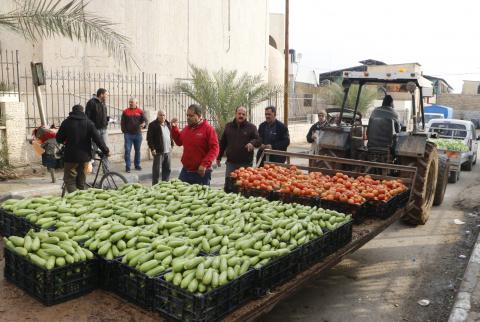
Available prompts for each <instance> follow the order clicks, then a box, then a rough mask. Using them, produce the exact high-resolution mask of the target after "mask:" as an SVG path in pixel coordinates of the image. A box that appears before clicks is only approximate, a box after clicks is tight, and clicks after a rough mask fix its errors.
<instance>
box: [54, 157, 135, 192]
mask: <svg viewBox="0 0 480 322" xmlns="http://www.w3.org/2000/svg"><path fill="white" fill-rule="evenodd" d="M96 154H98V156H99V158H94V160H95V161H98V162H99V164H98V167H97V172H96V173H95V178H94V179H93V182H92V183H85V185H86V186H87V187H88V188H100V189H104V190H117V189H118V188H119V187H120V186H121V185H122V184H125V183H127V182H128V181H127V179H126V178H125V177H124V176H123V175H121V174H120V173H118V172H115V171H110V169H109V166H108V158H107V156H106V155H105V154H103V153H102V152H100V151H97V153H96ZM100 169H101V170H102V172H103V175H102V177H101V178H100V181H99V182H98V184H97V180H98V177H99V174H100ZM66 190H67V189H66V186H65V182H64V183H63V185H62V197H63V196H65V192H66Z"/></svg>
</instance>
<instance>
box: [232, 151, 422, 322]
mask: <svg viewBox="0 0 480 322" xmlns="http://www.w3.org/2000/svg"><path fill="white" fill-rule="evenodd" d="M265 153H266V155H267V161H266V163H273V162H268V155H269V154H270V155H272V154H273V155H282V156H285V157H287V164H279V163H275V164H277V165H283V166H289V165H293V164H291V163H290V161H291V159H294V158H301V159H307V160H309V161H310V160H316V161H323V164H324V165H325V168H318V167H311V166H298V165H297V167H298V168H299V169H304V170H308V171H322V172H336V171H342V172H344V173H347V174H350V175H352V174H355V173H356V174H357V175H363V174H366V172H364V171H366V170H367V171H371V170H373V169H376V168H378V169H383V170H388V171H395V172H396V173H397V175H398V176H399V177H400V178H402V180H403V181H404V183H405V184H406V185H407V186H411V184H412V183H413V181H414V178H415V175H416V168H414V167H409V166H401V165H393V164H387V163H377V162H369V161H357V160H351V159H342V158H336V157H330V156H320V155H311V154H303V153H291V152H283V151H269V150H266V151H265ZM309 163H311V162H309ZM339 165H344V166H345V165H348V166H350V167H349V171H343V170H338V166H339ZM355 168H357V169H355ZM358 169H361V170H363V171H361V172H358V171H355V170H358ZM372 177H374V178H379V179H380V178H389V179H391V178H394V177H392V176H380V175H372ZM396 178H398V177H396ZM410 206H411V198H410V199H409V201H408V202H407V205H406V206H405V207H403V208H400V209H398V210H397V211H396V212H395V213H394V214H393V215H392V216H390V217H389V218H387V219H380V218H375V217H367V218H365V220H364V221H362V222H360V223H357V224H354V225H353V231H352V240H351V242H349V243H348V244H347V245H345V246H344V247H343V248H340V249H339V250H337V251H336V252H334V253H333V254H331V255H329V256H328V257H326V258H324V259H323V260H322V261H320V262H318V263H317V264H315V265H313V266H312V267H310V268H308V269H306V270H304V271H303V272H300V273H298V274H297V275H296V276H295V277H293V278H292V279H291V280H289V281H288V282H286V283H284V284H282V285H280V286H278V287H277V288H275V289H273V290H271V291H270V292H268V293H267V294H266V295H265V296H263V297H261V298H258V299H255V300H252V301H250V302H247V303H246V304H245V305H243V306H242V307H240V308H238V309H237V310H235V311H233V312H232V313H230V314H229V315H227V316H226V317H225V318H224V319H223V321H226V322H227V321H228V322H246V321H256V320H258V319H259V318H260V317H262V316H263V315H265V314H267V313H268V312H270V311H271V310H272V309H273V308H274V307H275V305H277V304H278V303H279V302H281V301H282V300H285V299H287V298H289V297H291V296H293V295H294V294H295V293H297V292H299V291H301V290H302V289H303V287H305V286H307V285H308V283H309V282H310V281H312V280H313V279H315V278H317V277H318V276H319V275H321V274H322V273H324V272H325V271H326V270H328V269H330V268H332V267H333V266H335V265H336V264H338V263H339V262H341V261H342V260H343V259H344V258H345V257H346V256H348V255H349V254H351V253H353V252H354V251H356V250H357V249H359V248H360V247H362V246H363V245H365V244H366V243H367V242H369V241H370V240H372V239H373V238H374V237H375V236H377V235H378V234H380V233H381V232H382V231H384V230H385V229H387V228H388V227H389V226H390V225H392V224H393V223H395V222H396V221H397V220H399V219H400V218H401V217H402V216H403V215H404V214H405V213H406V212H407V211H408V209H409V207H410Z"/></svg>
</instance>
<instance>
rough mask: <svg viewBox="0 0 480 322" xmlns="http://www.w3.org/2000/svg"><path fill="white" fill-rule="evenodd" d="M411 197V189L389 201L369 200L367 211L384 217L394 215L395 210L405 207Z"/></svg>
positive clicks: (370, 214)
mask: <svg viewBox="0 0 480 322" xmlns="http://www.w3.org/2000/svg"><path fill="white" fill-rule="evenodd" d="M409 197H410V190H407V191H404V192H402V193H400V194H398V195H396V196H395V197H393V198H391V199H390V200H388V201H380V200H369V201H368V202H367V207H366V211H365V213H366V214H367V215H369V216H374V217H378V218H382V219H387V218H389V217H390V216H392V215H393V214H394V213H395V211H397V210H398V209H400V208H402V207H405V205H406V204H407V202H408V199H409Z"/></svg>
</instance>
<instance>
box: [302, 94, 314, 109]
mask: <svg viewBox="0 0 480 322" xmlns="http://www.w3.org/2000/svg"><path fill="white" fill-rule="evenodd" d="M312 103H313V94H303V106H304V107H312Z"/></svg>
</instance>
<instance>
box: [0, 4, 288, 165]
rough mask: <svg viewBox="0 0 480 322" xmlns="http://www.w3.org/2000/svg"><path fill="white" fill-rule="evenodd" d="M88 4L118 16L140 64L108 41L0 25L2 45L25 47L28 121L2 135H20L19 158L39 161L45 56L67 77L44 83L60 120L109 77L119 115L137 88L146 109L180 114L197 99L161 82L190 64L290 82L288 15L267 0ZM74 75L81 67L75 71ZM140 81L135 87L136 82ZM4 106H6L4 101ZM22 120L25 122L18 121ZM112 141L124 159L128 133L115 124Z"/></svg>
mask: <svg viewBox="0 0 480 322" xmlns="http://www.w3.org/2000/svg"><path fill="white" fill-rule="evenodd" d="M16 5H19V4H18V2H16V1H14V0H4V1H2V8H1V9H0V10H1V12H8V11H10V10H11V9H14V8H15V6H16ZM86 11H88V13H91V14H94V15H96V16H99V17H103V18H106V19H108V20H109V21H112V22H114V23H116V24H117V25H116V26H115V29H116V30H117V31H119V32H120V33H121V34H123V35H125V36H127V37H128V38H129V39H130V40H131V42H132V47H131V49H132V52H133V53H134V58H135V61H136V66H132V68H131V69H130V70H129V71H126V70H125V69H124V66H123V65H122V64H119V63H118V62H115V61H114V59H113V58H112V57H110V56H109V55H108V54H107V53H106V51H105V50H104V49H102V48H98V47H95V46H92V45H86V44H85V43H80V42H72V41H71V40H69V39H64V38H55V39H47V40H43V41H39V42H37V43H35V44H32V43H30V42H28V41H25V39H24V38H23V37H22V36H20V35H17V34H14V33H11V32H8V31H5V30H2V32H1V33H0V50H2V51H5V50H18V53H19V62H20V64H19V65H20V74H21V75H20V83H21V85H22V87H21V89H20V95H19V97H20V100H21V103H23V104H20V105H21V108H20V107H19V108H18V109H16V110H15V111H17V112H15V113H16V114H15V117H16V118H18V116H19V115H23V117H24V119H25V120H24V121H25V122H23V123H22V124H24V127H26V129H25V131H24V133H23V132H22V133H23V134H22V135H19V134H18V133H14V132H8V131H6V130H8V129H5V127H6V125H5V122H0V137H2V138H4V137H7V141H8V140H10V139H13V138H15V139H16V140H17V141H18V142H17V143H18V144H13V143H12V144H10V143H8V145H9V148H10V146H11V145H15V146H17V147H20V148H18V149H12V151H22V153H23V154H24V155H23V156H22V158H20V157H18V158H17V157H15V158H16V159H18V160H25V162H31V161H32V160H33V161H38V158H36V157H35V156H33V155H32V153H30V152H31V151H30V149H25V148H24V147H25V142H26V140H25V139H26V138H27V137H29V133H30V131H31V129H32V128H33V127H35V126H38V125H39V122H38V112H37V115H35V111H36V110H37V107H36V105H35V104H36V103H35V101H34V94H33V91H32V86H31V84H30V83H28V82H29V79H28V77H29V63H30V62H31V61H41V62H43V64H44V67H45V69H46V71H47V73H49V74H50V75H55V73H56V72H58V73H57V75H58V74H60V75H61V76H60V81H58V79H57V80H53V81H52V80H51V82H50V83H49V85H48V86H44V91H45V94H46V95H44V100H45V105H46V108H45V110H46V112H47V117H48V118H49V121H50V123H49V124H51V123H52V119H53V118H56V122H55V124H57V125H58V123H59V122H60V121H61V120H63V119H64V118H65V116H66V115H67V114H68V111H69V109H70V107H71V106H72V104H73V103H82V104H84V103H85V102H86V101H87V100H88V99H89V98H90V97H91V95H92V93H93V92H94V90H96V88H98V87H100V85H103V84H105V83H107V86H105V87H107V89H109V90H110V91H111V96H110V100H109V103H108V104H110V105H108V108H109V113H115V114H114V116H116V118H117V119H118V116H119V114H120V113H121V110H122V109H123V108H124V107H126V106H127V104H128V97H129V96H130V95H132V94H133V95H135V96H138V97H139V100H140V103H141V105H142V107H144V108H145V109H146V111H147V115H155V114H154V111H153V110H154V109H158V108H162V109H165V110H167V113H168V114H169V116H170V117H173V116H181V115H178V114H183V111H184V108H185V106H188V104H189V103H190V101H189V100H187V99H185V98H184V97H183V96H181V97H176V96H175V97H174V94H173V93H172V92H162V90H163V89H164V87H165V88H167V86H171V85H173V84H174V83H175V81H177V80H185V79H189V78H190V68H189V66H190V64H194V65H196V66H199V67H202V68H206V69H208V70H210V71H216V70H219V69H220V68H224V69H227V70H233V69H235V70H237V71H238V72H239V74H242V73H249V74H251V75H261V76H262V78H263V80H264V81H269V82H270V83H272V84H275V85H281V84H283V69H284V61H283V50H284V40H283V37H284V35H283V34H284V16H283V15H281V14H280V15H278V14H273V15H270V14H269V7H268V0H209V1H202V0H176V1H171V0H155V1H145V0H143V1H140V0H111V1H101V0H92V1H90V2H89V3H88V5H87V7H86ZM9 53H10V51H9ZM11 63H12V62H11ZM12 66H13V63H12ZM3 67H5V66H3ZM23 71H25V72H23ZM64 71H65V72H67V71H75V73H74V74H73V82H72V76H71V75H70V73H65V75H64V73H63V72H64ZM89 73H98V75H101V74H103V75H105V74H104V73H107V74H109V75H114V76H115V75H120V76H122V75H123V76H125V75H128V76H132V75H133V74H135V75H140V76H142V73H145V74H147V73H148V74H149V75H150V76H153V75H154V76H155V82H153V80H152V79H149V80H148V81H147V83H146V84H147V86H145V89H142V90H139V89H138V90H137V87H141V86H142V84H145V82H143V83H140V82H135V81H136V80H137V79H138V78H135V81H132V80H131V79H130V80H127V82H126V83H125V82H124V81H123V80H122V79H124V77H123V76H122V78H120V80H119V77H116V76H115V77H114V81H112V82H110V81H109V80H108V76H109V75H107V81H105V77H104V78H103V83H102V82H100V81H99V79H98V78H97V80H96V81H97V83H95V79H93V82H92V81H91V79H90V77H89V79H88V80H87V81H85V78H82V77H80V76H81V75H86V74H88V75H90V74H89ZM75 75H78V77H77V78H76V79H75V77H76V76H75ZM135 77H136V76H135ZM79 79H80V81H79ZM67 82H68V83H67ZM134 82H135V91H133V90H132V87H133V83H134ZM124 83H125V84H126V85H125V84H124ZM109 84H110V87H109ZM7 85H9V84H7ZM124 85H125V87H126V88H125V89H123V86H124ZM138 85H139V86H138ZM157 85H158V87H157ZM68 86H70V87H68ZM160 86H162V88H160ZM120 87H121V89H119V88H120ZM128 87H130V88H128ZM17 88H18V87H17ZM114 88H115V91H113V89H114ZM60 95H61V97H60ZM152 97H153V100H152V99H151V98H152ZM62 98H63V99H62ZM65 98H67V99H65ZM70 99H71V100H70ZM0 101H3V100H0ZM70 101H71V102H70ZM274 103H275V105H277V107H278V114H279V118H280V119H283V106H281V105H280V104H279V103H280V102H278V104H277V102H274ZM264 106H266V103H265V104H262V105H260V106H258V107H256V108H255V111H254V113H256V114H259V117H257V119H258V120H263V119H264V116H263V107H264ZM2 110H7V108H6V107H2ZM110 115H112V114H110ZM10 123H11V122H10ZM10 123H9V124H10ZM12 124H13V123H12ZM16 126H17V127H18V126H22V125H19V123H17V124H16ZM9 142H10V141H9ZM109 145H110V147H111V151H112V159H113V160H120V159H121V158H122V153H123V135H122V133H121V132H120V130H119V129H118V128H115V127H112V128H111V129H110V130H109ZM143 148H144V149H145V151H144V153H143V157H147V156H148V152H147V151H146V144H143ZM15 158H14V159H15ZM16 159H15V160H16ZM19 163H21V162H16V164H19Z"/></svg>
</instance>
